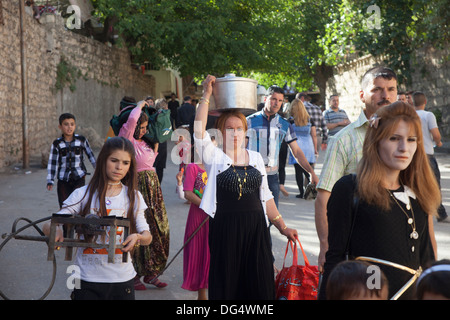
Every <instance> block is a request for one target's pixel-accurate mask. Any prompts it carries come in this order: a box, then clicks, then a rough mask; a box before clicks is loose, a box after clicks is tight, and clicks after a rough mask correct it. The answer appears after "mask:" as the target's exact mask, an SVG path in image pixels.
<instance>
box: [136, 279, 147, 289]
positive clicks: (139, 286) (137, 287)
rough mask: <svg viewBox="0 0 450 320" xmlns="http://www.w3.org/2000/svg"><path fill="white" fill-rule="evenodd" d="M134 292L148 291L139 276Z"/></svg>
mask: <svg viewBox="0 0 450 320" xmlns="http://www.w3.org/2000/svg"><path fill="white" fill-rule="evenodd" d="M134 290H147V288H146V287H145V285H144V284H143V283H142V282H141V279H140V277H139V276H136V277H134Z"/></svg>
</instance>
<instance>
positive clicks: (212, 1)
mask: <svg viewBox="0 0 450 320" xmlns="http://www.w3.org/2000/svg"><path fill="white" fill-rule="evenodd" d="M93 4H94V6H95V12H94V14H95V15H96V16H98V17H99V18H100V19H103V20H106V19H107V18H111V17H113V18H114V19H117V21H118V22H117V23H116V24H115V26H114V27H115V29H116V30H118V33H119V34H120V35H121V40H122V43H121V45H125V46H127V47H128V48H129V49H130V51H131V53H132V56H133V59H134V61H135V62H144V61H150V62H151V64H152V65H153V66H154V67H156V68H160V67H171V68H174V69H177V70H179V71H180V73H181V75H182V76H185V75H191V76H194V77H196V78H200V79H201V78H204V76H205V75H206V74H208V73H210V74H215V75H217V76H222V75H223V74H224V73H227V72H234V73H236V74H237V75H240V76H250V77H253V78H257V79H258V81H260V82H261V83H262V84H264V85H269V84H275V83H276V84H278V85H283V84H284V83H286V82H287V83H288V85H289V84H291V83H292V82H295V84H296V89H297V90H304V89H308V88H310V87H311V86H312V85H313V84H315V85H317V86H318V87H319V88H320V89H321V91H322V92H323V90H324V83H325V82H326V80H327V79H328V77H330V76H331V74H332V73H331V70H332V69H331V68H330V67H331V66H335V65H337V64H339V63H342V62H345V61H348V60H349V59H351V58H353V57H355V56H356V55H365V54H372V55H376V56H382V57H383V58H384V59H385V62H386V64H387V65H389V66H390V67H392V68H393V69H394V70H395V71H396V72H397V73H398V75H399V79H400V81H401V82H408V81H409V80H410V77H411V70H410V60H411V59H412V57H413V51H414V49H415V48H417V47H420V46H423V45H425V44H431V45H433V46H435V47H445V46H448V43H449V37H450V36H449V21H450V11H449V10H448V0H431V1H426V0H397V1H390V0H389V1H388V0H376V1H375V0H372V1H363V0H314V1H313V0H245V1H243V0H172V1H162V0H129V1H124V0H93ZM375 9H376V10H375ZM374 10H375V11H374ZM377 10H378V11H377ZM378 13H379V14H378ZM374 25H375V27H374Z"/></svg>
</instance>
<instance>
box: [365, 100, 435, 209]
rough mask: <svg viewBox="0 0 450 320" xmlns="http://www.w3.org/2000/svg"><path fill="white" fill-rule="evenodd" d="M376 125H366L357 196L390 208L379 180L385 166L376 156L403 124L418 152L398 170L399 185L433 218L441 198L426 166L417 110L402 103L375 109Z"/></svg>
mask: <svg viewBox="0 0 450 320" xmlns="http://www.w3.org/2000/svg"><path fill="white" fill-rule="evenodd" d="M375 117H376V118H378V120H377V121H376V122H377V124H376V125H373V126H369V128H368V129H367V133H366V137H365V140H364V145H363V156H362V158H361V161H360V163H359V166H358V173H357V181H358V189H357V191H358V195H359V197H360V198H361V199H363V200H364V201H366V202H367V203H368V204H374V205H378V206H379V207H381V208H382V209H384V210H389V209H390V205H391V204H390V200H389V194H388V192H386V189H385V188H384V186H383V184H382V181H383V172H384V167H385V165H384V163H383V161H382V160H381V158H380V155H379V153H378V146H379V143H380V141H381V140H383V139H385V138H387V137H389V136H390V135H391V134H392V133H393V132H394V130H395V128H396V127H397V125H398V123H399V122H400V121H405V122H406V123H407V124H409V125H410V127H411V129H412V130H413V131H414V132H415V135H416V136H417V149H416V152H415V153H414V156H413V158H412V161H411V163H410V165H409V166H408V167H407V168H406V169H405V170H402V171H400V176H399V178H400V183H402V184H404V185H406V186H408V187H409V188H411V189H412V191H413V192H414V193H415V194H416V197H417V201H418V202H419V204H420V206H421V207H422V209H423V210H424V211H425V212H427V213H428V214H432V215H436V214H437V208H438V207H439V204H440V200H441V196H440V192H439V186H438V184H437V182H436V178H435V176H434V174H433V171H432V169H431V167H430V165H429V162H428V157H427V154H426V153H425V149H424V146H423V136H422V125H421V122H420V118H419V116H418V115H417V112H416V110H415V109H414V108H413V107H412V106H411V105H409V104H407V103H404V102H402V101H397V102H394V103H392V104H390V105H388V106H385V107H382V108H380V109H378V111H377V112H376V115H375Z"/></svg>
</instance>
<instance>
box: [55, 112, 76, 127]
mask: <svg viewBox="0 0 450 320" xmlns="http://www.w3.org/2000/svg"><path fill="white" fill-rule="evenodd" d="M67 119H73V120H75V116H74V115H73V114H71V113H63V114H62V115H60V116H59V124H60V125H62V123H63V121H64V120H67ZM75 121H76V120H75Z"/></svg>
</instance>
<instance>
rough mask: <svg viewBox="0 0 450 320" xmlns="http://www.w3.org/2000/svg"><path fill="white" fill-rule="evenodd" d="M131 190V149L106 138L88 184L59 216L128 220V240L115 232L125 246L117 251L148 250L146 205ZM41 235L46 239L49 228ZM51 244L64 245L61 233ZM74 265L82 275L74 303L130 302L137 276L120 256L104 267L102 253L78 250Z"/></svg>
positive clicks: (127, 144)
mask: <svg viewBox="0 0 450 320" xmlns="http://www.w3.org/2000/svg"><path fill="white" fill-rule="evenodd" d="M136 185H137V183H136V160H135V156H134V148H133V145H132V144H131V143H130V141H128V140H127V139H125V138H121V137H114V138H110V139H108V140H107V141H106V142H105V144H104V145H103V148H102V149H101V151H100V154H99V156H98V159H97V165H96V167H95V172H94V175H93V176H92V179H91V180H90V182H89V184H88V185H87V186H84V187H81V188H78V189H76V190H75V191H74V192H73V193H72V194H71V195H70V196H69V197H68V198H67V199H66V200H65V201H64V205H63V207H62V208H61V210H60V211H59V212H58V213H59V214H77V215H81V216H88V215H94V216H97V217H106V216H109V217H111V216H116V217H124V218H128V219H129V220H130V234H129V235H128V237H127V238H126V239H124V233H123V232H122V230H118V232H117V236H116V243H119V244H123V245H124V246H125V247H124V248H123V249H122V251H124V252H130V251H132V249H133V248H135V246H136V245H138V244H141V245H148V244H150V242H151V240H152V236H151V234H150V232H149V226H148V224H147V222H146V220H145V216H144V211H145V209H146V208H147V205H146V204H145V202H144V199H143V198H142V195H141V194H140V193H139V191H137V189H136ZM43 231H44V233H45V234H47V235H48V234H49V233H50V223H47V224H46V225H45V226H44V229H43ZM107 234H108V232H107ZM81 237H82V238H83V236H81ZM55 240H56V241H58V242H59V241H63V240H64V238H63V232H62V229H60V228H57V232H56V239H55ZM97 243H106V244H107V243H109V239H108V236H107V235H106V236H103V237H98V238H97ZM76 263H77V265H78V266H79V267H80V271H81V288H77V289H75V290H74V292H73V298H74V299H76V300H78V299H80V300H93V299H105V300H106V299H120V300H125V299H134V277H135V275H136V272H135V270H134V267H133V264H132V262H131V257H130V256H129V257H128V260H127V262H122V254H121V252H116V255H115V259H114V263H108V252H107V251H106V250H104V249H100V250H95V249H92V248H85V249H82V248H79V249H78V251H77V256H76Z"/></svg>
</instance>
